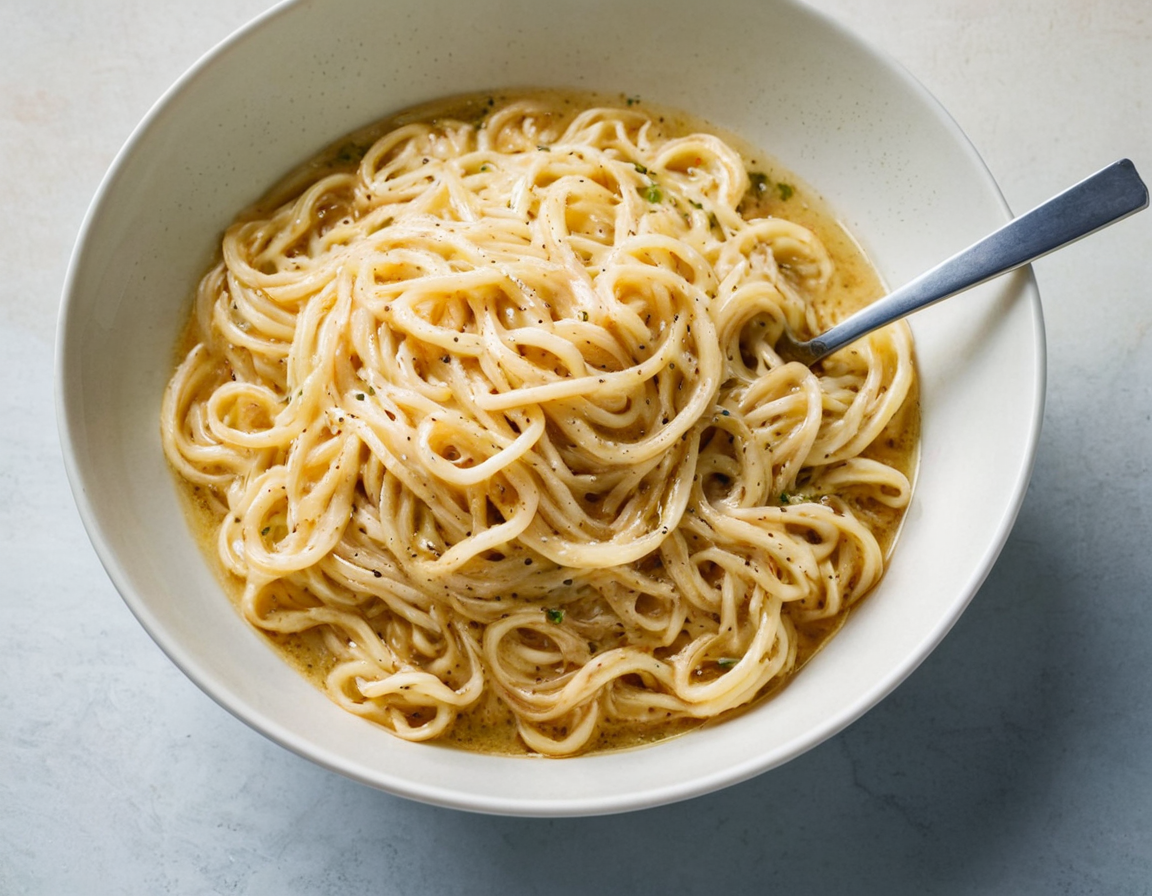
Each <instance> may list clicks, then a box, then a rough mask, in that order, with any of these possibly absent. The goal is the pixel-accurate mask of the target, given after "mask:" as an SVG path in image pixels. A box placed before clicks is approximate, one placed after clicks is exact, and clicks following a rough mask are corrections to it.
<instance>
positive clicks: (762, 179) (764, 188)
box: [748, 171, 768, 193]
mask: <svg viewBox="0 0 1152 896" xmlns="http://www.w3.org/2000/svg"><path fill="white" fill-rule="evenodd" d="M748 180H750V181H751V182H752V189H753V190H755V191H756V192H757V193H767V192H768V175H767V174H761V173H760V172H759V171H749V172H748Z"/></svg>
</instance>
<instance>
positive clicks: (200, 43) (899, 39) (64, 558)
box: [0, 0, 1152, 896]
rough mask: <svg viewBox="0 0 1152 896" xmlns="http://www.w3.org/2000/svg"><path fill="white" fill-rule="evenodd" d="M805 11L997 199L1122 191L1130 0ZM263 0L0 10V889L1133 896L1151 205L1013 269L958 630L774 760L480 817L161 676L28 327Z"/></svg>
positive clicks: (1143, 144)
mask: <svg viewBox="0 0 1152 896" xmlns="http://www.w3.org/2000/svg"><path fill="white" fill-rule="evenodd" d="M814 5H815V6H817V7H818V8H820V9H822V10H824V11H826V12H828V13H830V14H833V15H835V16H836V17H838V18H839V19H840V20H841V21H843V22H844V23H845V24H846V25H848V26H849V27H852V28H854V29H856V30H857V31H858V32H859V33H861V34H862V35H863V36H864V37H865V38H867V39H869V40H870V41H872V42H873V43H874V44H876V45H877V46H879V47H881V48H883V49H885V50H887V51H888V52H890V53H891V54H892V55H894V56H895V57H896V58H897V59H898V60H900V61H901V62H902V63H903V64H904V65H905V66H906V67H907V68H908V69H909V70H910V71H911V72H912V73H913V74H914V75H915V76H916V77H917V78H919V79H920V80H921V81H922V82H923V83H924V84H925V85H926V86H927V87H928V89H929V90H931V91H932V92H933V93H934V94H935V95H936V96H937V98H938V99H940V101H941V102H942V103H943V104H944V106H945V107H947V108H948V109H949V111H950V112H951V113H952V115H953V116H954V117H955V118H956V119H957V121H958V122H959V124H960V125H961V127H963V128H964V129H965V131H966V132H967V133H968V135H969V136H970V137H971V139H972V141H973V143H974V144H975V146H976V148H977V150H978V151H979V152H980V153H981V154H982V156H983V157H984V159H985V160H986V162H987V163H988V166H989V167H990V169H991V171H992V173H993V175H994V176H995V177H996V178H997V180H998V182H999V183H1000V185H1001V188H1002V189H1003V191H1004V193H1005V196H1006V198H1007V200H1008V202H1009V204H1010V205H1011V206H1012V207H1013V208H1014V209H1016V210H1018V211H1020V210H1024V209H1026V208H1028V207H1030V206H1032V205H1034V204H1035V203H1037V202H1039V201H1041V200H1043V199H1045V198H1047V197H1048V196H1049V195H1051V194H1052V193H1054V192H1056V191H1057V190H1059V189H1061V188H1062V187H1064V186H1066V185H1068V184H1070V183H1072V182H1073V181H1075V180H1078V179H1079V178H1081V177H1083V176H1085V175H1087V174H1088V173H1090V172H1091V171H1093V170H1095V169H1096V168H1099V167H1101V166H1102V165H1104V164H1106V163H1108V162H1110V161H1112V160H1113V159H1115V158H1117V157H1120V156H1125V155H1127V156H1130V157H1131V158H1132V159H1133V160H1134V161H1135V162H1136V164H1137V166H1138V167H1139V168H1142V169H1144V171H1145V174H1146V175H1152V115H1150V114H1149V109H1148V98H1149V96H1152V54H1150V53H1149V48H1150V47H1152V12H1149V11H1148V8H1147V4H1146V3H1145V2H1144V0H1104V2H1100V3H1095V4H1084V3H1081V2H1079V0H1052V2H1045V3H1041V2H1038V0H1014V2H1009V3H1003V2H997V3H993V2H989V0H917V2H912V0H893V2H879V0H818V2H816V3H814ZM265 6H266V3H264V2H253V0H248V2H242V0H230V2H222V0H206V2H202V3H197V4H191V3H186V2H171V0H165V2H155V3H148V4H145V3H140V2H135V0H100V2H93V3H88V4H70V3H63V2H59V0H56V2H31V0H10V2H9V3H8V4H6V7H5V11H6V13H7V14H6V16H5V22H4V28H3V29H2V30H0V207H2V208H3V211H4V214H3V215H2V216H0V271H3V278H2V279H0V378H2V379H0V381H2V382H3V383H4V389H3V390H0V409H2V415H0V419H2V420H3V421H4V422H3V424H2V425H0V569H3V570H5V572H6V573H7V576H8V582H7V587H6V588H5V589H4V591H3V592H2V593H0V616H2V618H3V619H4V624H3V626H0V893H2V894H56V893H60V894H72V893H148V894H153V893H232V892H236V893H255V894H265V893H266V894H285V893H369V892H380V893H404V894H437V896H444V894H453V893H468V894H485V893H501V894H514V893H515V894H518V893H535V892H542V891H547V892H549V893H553V894H569V893H573V894H574V893H588V892H604V891H606V890H607V891H611V892H633V893H659V894H679V893H745V892H801V893H804V892H813V893H833V892H844V893H905V892H917V893H973V894H975V893H981V894H984V893H1001V892H1003V893H1017V894H1033V893H1035V894H1053V893H1057V894H1058V893H1078V894H1081V893H1109V894H1111V893H1148V892H1152V673H1150V672H1149V668H1150V666H1149V664H1150V658H1152V603H1150V600H1149V599H1150V598H1152V550H1150V549H1149V545H1150V543H1152V510H1149V508H1150V507H1152V471H1150V469H1149V465H1150V462H1149V455H1150V454H1152V343H1150V339H1152V336H1150V332H1149V331H1150V328H1152V295H1150V293H1152V287H1149V283H1150V282H1152V276H1150V275H1152V268H1150V253H1149V247H1150V246H1152V212H1149V213H1145V214H1144V215H1141V216H1139V217H1137V218H1134V219H1132V220H1131V221H1128V222H1125V223H1124V224H1123V225H1121V226H1120V227H1117V228H1113V229H1112V230H1109V231H1107V232H1105V233H1102V234H1099V235H1097V236H1095V237H1094V238H1092V240H1091V241H1088V242H1084V243H1081V244H1078V245H1077V246H1074V247H1071V248H1070V249H1068V250H1066V251H1064V252H1062V253H1059V254H1057V255H1054V256H1052V257H1050V258H1047V259H1044V260H1042V261H1041V262H1040V263H1038V264H1037V266H1036V277H1037V280H1038V282H1039V285H1040V290H1041V293H1042V296H1043V300H1044V311H1045V318H1046V324H1047V329H1048V345H1049V383H1048V402H1047V409H1046V413H1045V420H1044V434H1043V439H1042V442H1041V446H1040V451H1039V455H1038V457H1037V462H1036V470H1035V474H1034V476H1033V480H1032V487H1031V489H1030V491H1029V494H1028V497H1027V499H1026V500H1025V503H1024V506H1023V509H1022V511H1021V514H1020V518H1019V521H1018V523H1017V526H1016V528H1015V530H1014V532H1013V535H1012V536H1011V538H1010V540H1009V542H1008V544H1007V547H1006V548H1005V550H1004V553H1003V554H1002V556H1001V559H1000V560H999V562H998V563H997V565H996V566H995V568H994V569H993V571H992V574H991V576H990V577H989V579H988V581H987V582H986V584H985V585H984V587H983V588H982V589H981V591H980V593H979V594H978V595H977V596H976V598H975V600H974V601H973V603H972V605H971V607H970V608H969V610H968V611H967V612H966V614H965V615H964V616H963V618H962V619H961V621H960V622H959V624H958V625H957V626H956V628H955V629H954V630H953V631H952V632H951V633H950V634H949V636H948V637H947V638H946V639H945V641H944V643H943V645H942V646H941V647H940V648H939V649H938V650H937V651H936V652H935V653H934V654H933V655H932V656H931V657H930V658H929V659H928V660H927V662H925V664H924V665H923V666H922V667H921V668H920V669H919V670H918V671H917V672H916V673H915V674H913V676H912V677H911V678H910V679H909V680H908V681H907V682H906V683H905V684H903V685H902V686H901V687H900V688H899V689H897V691H896V692H895V693H894V694H893V695H892V696H890V697H889V698H888V699H887V700H885V701H884V702H883V703H881V704H880V705H879V706H878V707H877V708H876V709H874V710H873V711H872V712H870V713H869V714H868V715H866V716H865V717H864V718H863V719H861V720H860V721H858V722H857V723H856V724H854V725H852V726H851V727H850V728H848V729H847V730H846V731H845V732H843V733H842V734H840V735H838V736H837V737H834V738H833V739H831V740H830V741H828V742H826V743H824V744H823V745H822V746H820V747H818V748H816V749H815V750H812V751H811V752H809V753H808V754H806V755H805V756H803V757H801V758H800V759H798V760H796V761H794V762H792V763H789V764H788V765H786V766H784V767H782V768H780V769H777V770H775V771H772V772H769V773H767V774H765V775H762V776H761V777H759V778H757V779H755V780H752V781H750V782H747V783H744V784H741V785H738V786H736V787H733V788H730V789H728V790H725V791H723V792H720V793H717V794H714V795H712V796H708V797H703V798H699V799H696V800H692V801H689V802H686V803H682V804H679V805H673V806H669V807H665V808H660V809H653V810H648V811H645V812H640V813H636V814H632V815H625V816H618V817H610V818H587V819H572V820H562V821H541V820H528V819H505V818H485V817H481V816H475V815H468V814H463V813H458V812H454V811H450V810H444V809H434V808H429V807H426V806H422V805H419V804H415V803H410V802H406V801H404V800H401V799H398V798H395V797H391V796H387V795H385V794H381V793H377V792H375V791H373V790H370V789H368V788H365V787H363V786H361V785H358V784H355V783H353V782H351V781H347V780H345V779H343V778H340V777H338V776H335V775H333V774H331V773H329V772H327V771H324V770H323V769H321V768H318V767H316V766H313V765H312V764H310V763H308V762H306V761H304V760H302V759H299V758H297V757H295V756H293V755H291V754H289V753H287V752H286V751H284V750H283V749H281V748H279V747H277V746H275V745H273V744H271V743H269V742H268V741H266V740H264V739H263V738H261V737H260V736H259V735H257V734H255V733H254V732H252V731H250V730H249V729H248V728H246V727H245V726H243V725H242V724H241V723H239V722H237V721H235V720H234V719H233V718H232V717H230V716H229V715H227V714H226V713H225V712H224V711H222V710H221V709H219V708H218V707H217V706H216V705H215V704H214V703H212V702H211V701H210V700H209V699H208V698H207V697H205V696H204V695H203V694H201V693H200V691H198V690H197V689H196V688H195V687H194V686H193V685H192V684H190V683H189V682H188V681H187V680H186V679H184V678H183V676H182V675H181V674H180V673H179V672H178V671H177V670H176V668H175V667H174V666H173V665H172V664H171V663H170V662H169V661H168V660H167V659H166V658H165V657H164V656H163V654H162V653H161V652H160V651H159V649H157V648H156V647H155V645H154V644H153V643H152V642H151V640H150V639H149V638H148V636H147V635H146V634H145V632H144V631H143V630H142V629H141V628H140V626H139V625H138V624H137V623H136V621H135V620H134V619H133V618H132V616H131V614H130V613H129V612H128V610H127V609H126V607H125V605H124V604H123V602H122V601H121V600H120V598H119V597H118V595H117V594H116V592H115V590H114V589H113V588H112V586H111V584H110V583H109V582H108V580H107V578H106V576H105V574H104V572H103V570H102V569H101V567H100V564H99V562H98V561H97V559H96V556H95V554H94V552H93V551H92V549H91V547H90V546H89V543H88V540H87V538H86V536H85V534H84V531H83V529H82V527H81V524H80V522H79V519H78V517H77V515H76V512H75V509H74V506H73V503H72V498H71V495H70V492H69V489H68V485H67V482H66V480H65V476H64V471H63V466H62V462H61V455H60V448H59V445H58V440H57V435H56V424H55V417H54V412H53V406H52V388H51V377H52V372H53V365H52V343H53V338H54V328H55V322H56V313H57V308H58V303H59V296H60V290H61V287H62V284H63V280H64V272H65V268H66V265H67V260H68V255H69V252H70V251H71V247H72V243H73V240H74V239H75V236H76V233H77V230H78V228H79V226H80V222H81V219H82V217H83V214H84V211H85V208H86V207H87V205H88V202H89V201H90V199H91V197H92V194H93V193H94V191H95V189H96V187H97V185H98V183H99V181H100V178H101V177H102V175H103V173H104V171H105V170H106V169H107V167H108V165H109V163H110V162H111V161H112V158H113V156H114V155H115V153H116V151H117V149H118V148H119V147H120V145H121V144H122V143H123V142H124V140H125V139H126V138H127V136H128V134H129V133H130V132H131V129H132V128H133V127H134V125H135V124H136V122H137V121H138V120H139V119H140V118H141V116H142V115H143V114H144V113H145V112H146V111H147V109H148V108H149V107H150V105H151V104H152V103H153V102H154V101H155V100H156V98H158V97H159V96H160V94H161V93H162V92H163V91H164V90H165V89H166V88H167V87H168V86H169V84H171V83H172V81H173V80H175V79H176V78H177V77H178V76H179V75H180V74H181V72H183V70H184V69H185V68H186V67H187V66H188V65H189V64H190V63H191V62H193V61H194V60H195V59H196V58H197V57H198V56H199V55H200V54H202V53H203V52H205V51H206V50H207V49H209V48H210V47H211V46H212V45H213V44H214V43H215V42H216V41H218V40H219V39H221V38H223V37H224V36H225V35H227V34H228V33H229V32H230V31H231V30H233V29H234V28H235V27H237V26H239V25H240V24H242V23H243V22H244V21H246V20H247V19H249V18H251V17H252V16H253V15H256V14H258V13H259V12H261V11H262V9H263V8H264V7H265ZM657 8H658V7H655V6H654V9H657ZM768 44H770V41H768V39H767V38H766V46H767V45H768Z"/></svg>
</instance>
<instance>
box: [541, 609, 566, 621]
mask: <svg viewBox="0 0 1152 896" xmlns="http://www.w3.org/2000/svg"><path fill="white" fill-rule="evenodd" d="M544 615H545V616H547V617H548V621H549V622H551V623H552V624H553V625H559V624H560V623H561V622H563V621H564V611H563V610H557V609H555V608H554V607H548V608H547V609H546V610H545V611H544Z"/></svg>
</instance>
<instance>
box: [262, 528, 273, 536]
mask: <svg viewBox="0 0 1152 896" xmlns="http://www.w3.org/2000/svg"><path fill="white" fill-rule="evenodd" d="M271 531H272V527H271V526H265V527H264V528H263V529H261V530H260V534H261V535H267V534H268V533H269V532H271Z"/></svg>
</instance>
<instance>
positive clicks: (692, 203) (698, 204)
mask: <svg viewBox="0 0 1152 896" xmlns="http://www.w3.org/2000/svg"><path fill="white" fill-rule="evenodd" d="M688 204H689V205H690V206H692V208H704V203H702V202H694V201H693V200H691V199H689V200H688Z"/></svg>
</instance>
